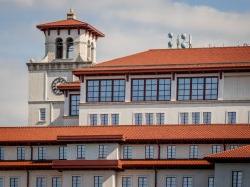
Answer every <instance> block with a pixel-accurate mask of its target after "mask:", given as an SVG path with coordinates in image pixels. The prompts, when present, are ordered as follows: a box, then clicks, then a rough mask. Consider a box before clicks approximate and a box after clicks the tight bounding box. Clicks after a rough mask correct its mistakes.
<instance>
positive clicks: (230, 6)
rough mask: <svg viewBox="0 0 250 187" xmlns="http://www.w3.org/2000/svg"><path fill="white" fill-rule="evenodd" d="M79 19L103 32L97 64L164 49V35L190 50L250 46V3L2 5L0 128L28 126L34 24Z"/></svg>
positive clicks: (114, 0) (40, 48)
mask: <svg viewBox="0 0 250 187" xmlns="http://www.w3.org/2000/svg"><path fill="white" fill-rule="evenodd" d="M69 8H73V9H74V10H75V12H76V15H77V19H79V20H82V21H86V22H88V23H89V24H91V25H93V26H95V27H96V28H98V29H99V30H100V31H102V32H103V33H105V35H106V36H105V38H101V39H99V40H98V44H97V61H98V62H102V61H105V60H109V59H112V58H116V57H121V56H125V55H129V54H132V53H135V52H139V51H144V50H148V49H152V48H167V42H168V38H167V34H168V33H169V32H172V33H174V35H175V36H176V35H177V34H180V33H187V34H191V35H192V46H193V47H208V46H235V45H242V44H243V43H248V44H250V1H249V0H91V1H89V0H0V41H1V45H0V66H1V68H0V91H1V92H0V125H3V126H6V125H8V126H17V125H18V126H19V125H27V118H28V116H27V113H28V104H27V102H28V71H27V67H26V63H27V62H28V60H29V59H30V58H33V59H36V60H40V59H42V57H43V56H44V36H43V33H41V32H40V31H39V30H38V29H36V25H37V24H40V23H45V22H50V21H55V20H61V19H65V18H66V13H67V11H68V10H69Z"/></svg>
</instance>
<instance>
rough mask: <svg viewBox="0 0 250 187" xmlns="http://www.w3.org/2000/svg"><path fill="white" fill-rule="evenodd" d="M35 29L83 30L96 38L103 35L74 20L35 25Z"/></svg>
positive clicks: (89, 26)
mask: <svg viewBox="0 0 250 187" xmlns="http://www.w3.org/2000/svg"><path fill="white" fill-rule="evenodd" d="M37 28H38V29H40V30H47V29H51V30H53V29H85V30H87V31H89V32H91V33H93V34H95V35H96V36H99V37H104V36H105V35H104V34H103V33H102V32H101V31H99V30H97V29H96V28H95V27H93V26H91V25H89V24H88V23H86V22H83V21H80V20H76V19H66V20H60V21H54V22H50V23H44V24H40V25H37Z"/></svg>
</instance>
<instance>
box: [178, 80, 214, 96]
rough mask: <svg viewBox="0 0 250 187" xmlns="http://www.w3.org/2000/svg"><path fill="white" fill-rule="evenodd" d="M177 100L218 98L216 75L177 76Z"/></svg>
mask: <svg viewBox="0 0 250 187" xmlns="http://www.w3.org/2000/svg"><path fill="white" fill-rule="evenodd" d="M177 84H178V86H177V88H178V90H177V92H178V94H177V100H215V99H217V98H218V78H217V77H190V78H178V83H177Z"/></svg>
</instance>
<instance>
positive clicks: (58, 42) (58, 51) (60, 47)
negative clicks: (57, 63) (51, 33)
mask: <svg viewBox="0 0 250 187" xmlns="http://www.w3.org/2000/svg"><path fill="white" fill-rule="evenodd" d="M56 58H58V59H62V58H63V40H62V38H57V39H56Z"/></svg>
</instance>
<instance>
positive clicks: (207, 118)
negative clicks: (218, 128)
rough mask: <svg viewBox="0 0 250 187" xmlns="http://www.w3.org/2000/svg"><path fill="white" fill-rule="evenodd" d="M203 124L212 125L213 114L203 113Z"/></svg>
mask: <svg viewBox="0 0 250 187" xmlns="http://www.w3.org/2000/svg"><path fill="white" fill-rule="evenodd" d="M203 124H211V112H203Z"/></svg>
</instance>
